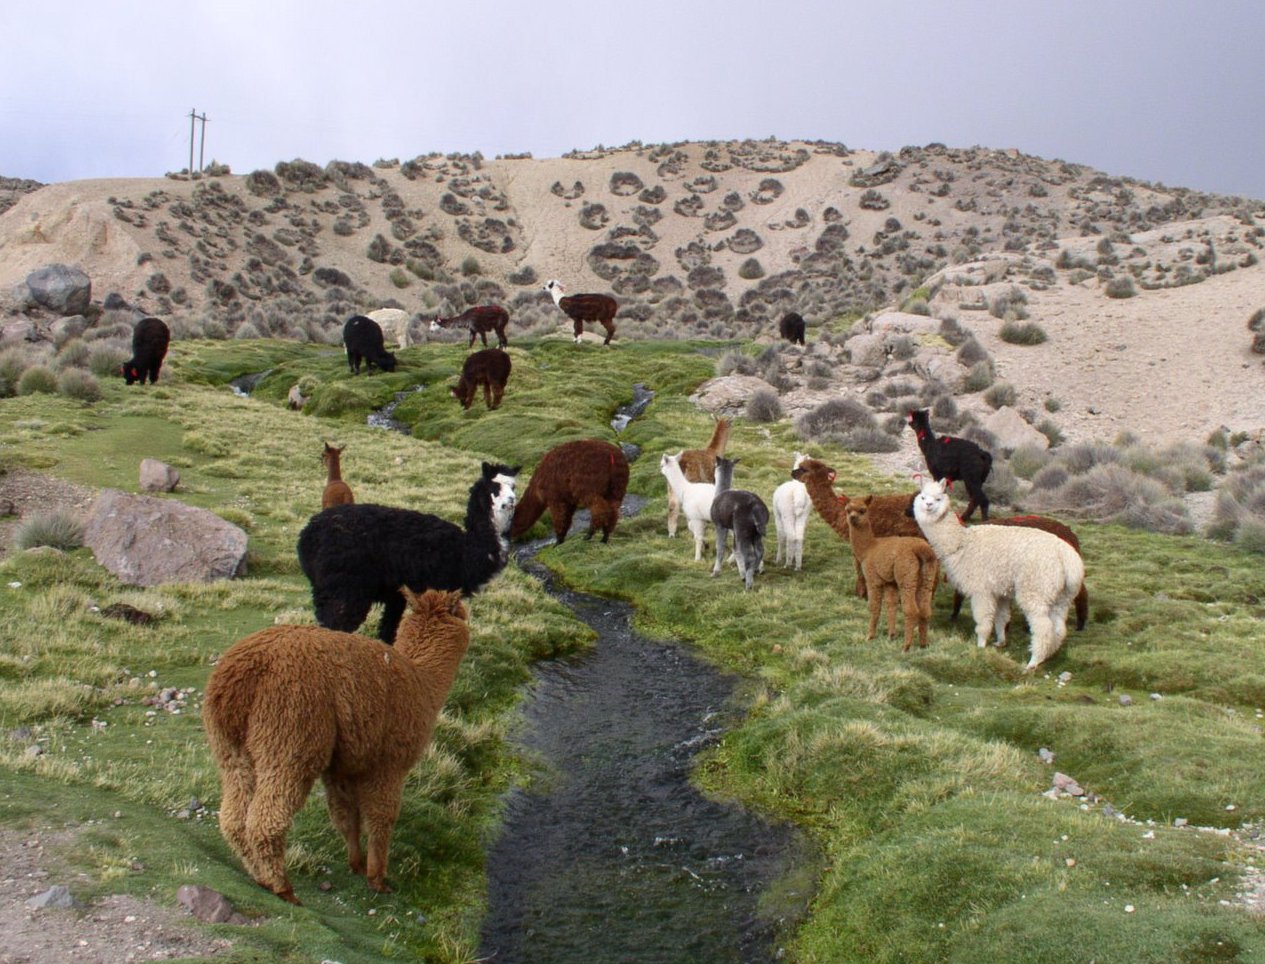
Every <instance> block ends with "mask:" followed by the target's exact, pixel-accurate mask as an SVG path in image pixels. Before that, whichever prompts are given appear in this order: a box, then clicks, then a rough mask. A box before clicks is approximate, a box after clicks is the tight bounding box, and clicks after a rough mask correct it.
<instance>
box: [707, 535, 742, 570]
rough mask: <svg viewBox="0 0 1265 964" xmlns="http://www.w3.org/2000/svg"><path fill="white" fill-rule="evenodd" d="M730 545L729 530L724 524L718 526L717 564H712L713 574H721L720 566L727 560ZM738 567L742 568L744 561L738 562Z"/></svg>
mask: <svg viewBox="0 0 1265 964" xmlns="http://www.w3.org/2000/svg"><path fill="white" fill-rule="evenodd" d="M728 545H729V530H728V529H726V528H725V527H724V526H720V525H718V526H717V527H716V565H714V566H712V575H713V576H716V575H719V574H720V567H721V566H722V565H724V562H725V549H726V548H727V547H728ZM738 568H739V569H742V563H739V564H738Z"/></svg>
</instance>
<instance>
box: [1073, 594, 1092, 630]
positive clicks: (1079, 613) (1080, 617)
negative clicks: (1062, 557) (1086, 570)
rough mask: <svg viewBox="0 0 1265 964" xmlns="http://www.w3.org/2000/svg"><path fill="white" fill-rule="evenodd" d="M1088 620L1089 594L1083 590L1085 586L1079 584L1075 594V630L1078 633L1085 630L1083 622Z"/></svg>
mask: <svg viewBox="0 0 1265 964" xmlns="http://www.w3.org/2000/svg"><path fill="white" fill-rule="evenodd" d="M1088 619H1089V592H1088V591H1087V590H1086V589H1085V584H1084V583H1083V582H1082V583H1081V588H1080V590H1079V591H1078V592H1077V593H1076V629H1077V631H1078V632H1079V631H1080V630H1082V629H1084V628H1085V622H1086V620H1088Z"/></svg>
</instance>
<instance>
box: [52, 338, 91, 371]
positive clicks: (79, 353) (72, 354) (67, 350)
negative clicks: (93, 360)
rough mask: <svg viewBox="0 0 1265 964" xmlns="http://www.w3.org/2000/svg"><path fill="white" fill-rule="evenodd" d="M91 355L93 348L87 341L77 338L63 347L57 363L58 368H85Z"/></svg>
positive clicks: (58, 354)
mask: <svg viewBox="0 0 1265 964" xmlns="http://www.w3.org/2000/svg"><path fill="white" fill-rule="evenodd" d="M91 353H92V347H91V346H90V345H89V344H88V343H87V342H86V341H82V340H81V339H78V338H76V339H74V340H73V341H68V342H66V344H64V345H62V348H61V351H59V352H58V353H57V358H56V360H55V363H56V365H57V367H58V368H83V367H85V366H86V365H87V363H88V356H89V355H90V354H91Z"/></svg>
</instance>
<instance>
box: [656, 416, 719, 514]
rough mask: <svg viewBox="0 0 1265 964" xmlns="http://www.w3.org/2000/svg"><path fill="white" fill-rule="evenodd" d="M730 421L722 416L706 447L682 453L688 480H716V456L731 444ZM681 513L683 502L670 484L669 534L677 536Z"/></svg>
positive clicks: (683, 467) (683, 466)
mask: <svg viewBox="0 0 1265 964" xmlns="http://www.w3.org/2000/svg"><path fill="white" fill-rule="evenodd" d="M729 428H730V421H729V419H727V418H722V419H720V420H719V421H717V422H716V428H715V429H714V430H713V431H712V440H711V441H710V442H708V443H707V448H704V449H686V450H685V451H684V452H682V453H681V456H680V461H681V471H682V472H684V473H685V481H686V482H715V481H716V456H718V455H724V454H725V446H727V445H728V444H729ZM680 514H681V503H679V502H678V501H677V499H676V493H675V492H673V491H672V486H670V485H669V486H668V535H669V536H671V537H673V538H675V537H676V523H677V519H678V518H679V517H680Z"/></svg>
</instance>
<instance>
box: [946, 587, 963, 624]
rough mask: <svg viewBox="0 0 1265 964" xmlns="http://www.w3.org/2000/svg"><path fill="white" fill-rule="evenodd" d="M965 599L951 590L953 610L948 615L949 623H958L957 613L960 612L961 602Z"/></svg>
mask: <svg viewBox="0 0 1265 964" xmlns="http://www.w3.org/2000/svg"><path fill="white" fill-rule="evenodd" d="M965 598H966V597H964V596H963V595H962V594H961V593H960V592H958V591H957V590H956V589H955V590H953V610H952V612H950V613H949V622H952V623H955V622H957V621H958V613H960V612H961V611H962V600H963V599H965Z"/></svg>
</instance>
